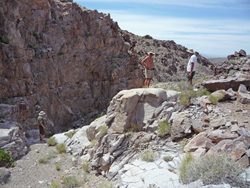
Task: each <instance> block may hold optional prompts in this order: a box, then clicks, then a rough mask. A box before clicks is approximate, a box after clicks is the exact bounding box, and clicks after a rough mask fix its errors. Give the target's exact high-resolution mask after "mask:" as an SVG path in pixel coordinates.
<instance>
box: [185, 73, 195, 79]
mask: <svg viewBox="0 0 250 188" xmlns="http://www.w3.org/2000/svg"><path fill="white" fill-rule="evenodd" d="M189 73H190V72H187V78H188V81H192V80H193V77H194V75H195V71H193V72H192V74H191V77H189Z"/></svg>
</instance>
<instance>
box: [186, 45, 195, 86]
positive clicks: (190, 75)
mask: <svg viewBox="0 0 250 188" xmlns="http://www.w3.org/2000/svg"><path fill="white" fill-rule="evenodd" d="M187 52H188V54H189V55H190V56H191V57H190V59H189V61H188V65H187V73H188V75H187V76H188V81H189V83H190V85H193V83H192V80H193V77H194V75H195V69H196V63H197V57H196V55H195V52H194V50H193V49H192V48H190V49H188V50H187Z"/></svg>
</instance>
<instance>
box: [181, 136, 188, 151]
mask: <svg viewBox="0 0 250 188" xmlns="http://www.w3.org/2000/svg"><path fill="white" fill-rule="evenodd" d="M187 142H188V139H187V138H183V139H182V140H181V141H180V150H181V152H183V151H184V148H185V146H186V145H187Z"/></svg>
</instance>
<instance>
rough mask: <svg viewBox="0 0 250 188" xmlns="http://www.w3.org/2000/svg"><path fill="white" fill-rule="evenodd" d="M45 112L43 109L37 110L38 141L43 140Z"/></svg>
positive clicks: (45, 121) (45, 120)
mask: <svg viewBox="0 0 250 188" xmlns="http://www.w3.org/2000/svg"><path fill="white" fill-rule="evenodd" d="M45 114H46V113H45V112H44V111H41V112H39V115H38V117H37V121H38V123H39V132H40V141H41V142H43V139H44V136H45V125H46V123H47V119H46V118H45V117H44V115H45Z"/></svg>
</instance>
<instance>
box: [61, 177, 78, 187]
mask: <svg viewBox="0 0 250 188" xmlns="http://www.w3.org/2000/svg"><path fill="white" fill-rule="evenodd" d="M79 186H80V183H79V181H78V180H77V178H76V177H75V176H69V177H66V178H64V179H63V188H76V187H79Z"/></svg>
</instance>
